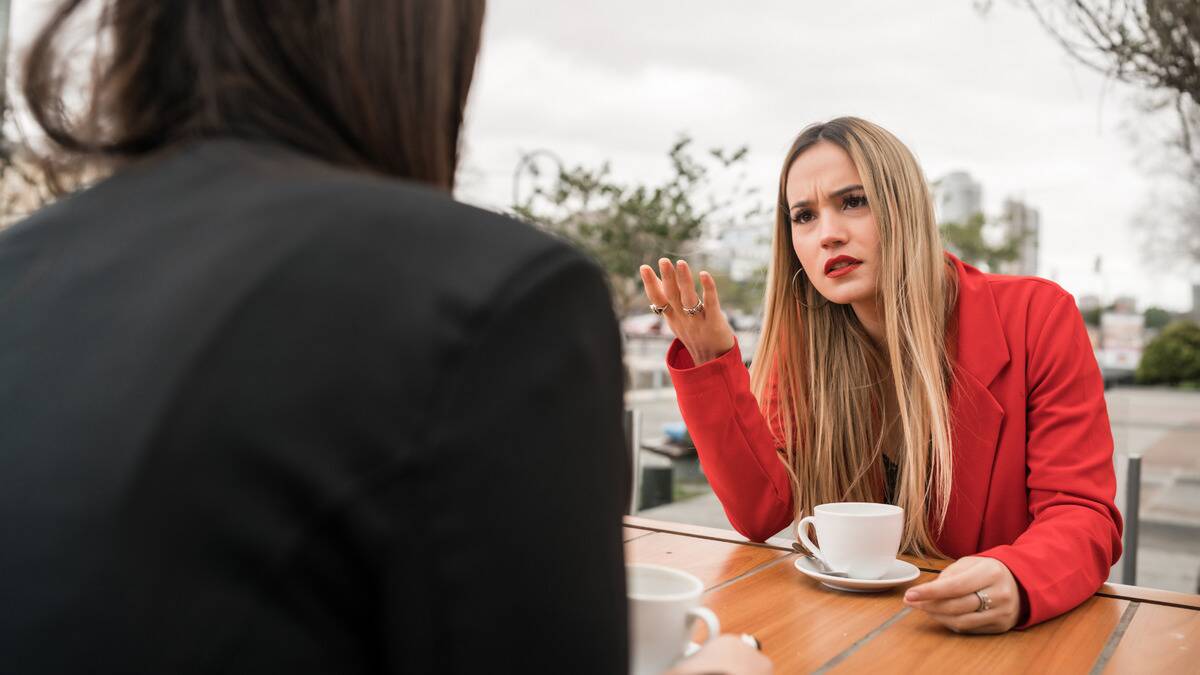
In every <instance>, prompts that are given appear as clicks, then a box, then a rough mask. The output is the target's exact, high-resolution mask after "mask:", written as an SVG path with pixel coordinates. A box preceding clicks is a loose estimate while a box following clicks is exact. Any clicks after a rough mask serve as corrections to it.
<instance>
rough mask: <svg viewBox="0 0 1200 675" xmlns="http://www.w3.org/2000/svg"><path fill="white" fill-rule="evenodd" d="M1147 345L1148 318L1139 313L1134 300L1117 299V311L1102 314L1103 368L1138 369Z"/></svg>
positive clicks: (1098, 354)
mask: <svg viewBox="0 0 1200 675" xmlns="http://www.w3.org/2000/svg"><path fill="white" fill-rule="evenodd" d="M1145 344H1146V317H1145V315H1143V314H1138V313H1137V311H1136V302H1135V301H1134V299H1133V298H1130V297H1121V298H1117V301H1116V303H1115V305H1114V308H1113V309H1112V310H1110V311H1107V312H1104V313H1103V314H1101V315H1100V349H1099V350H1097V351H1096V360H1097V361H1098V362H1099V363H1100V366H1101V367H1103V368H1113V369H1118V368H1119V369H1129V370H1132V369H1134V368H1137V365H1138V362H1139V361H1141V360H1142V349H1143V348H1144V347H1145Z"/></svg>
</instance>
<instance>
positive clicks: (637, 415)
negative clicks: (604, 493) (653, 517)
mask: <svg viewBox="0 0 1200 675" xmlns="http://www.w3.org/2000/svg"><path fill="white" fill-rule="evenodd" d="M625 445H626V447H627V448H628V450H629V464H630V471H631V472H632V473H631V475H630V480H629V488H630V490H629V507H628V509H627V510H626V513H628V514H629V515H631V516H633V515H637V512H638V501H639V499H640V496H641V494H642V411H641V410H633V409H631V408H626V410H625Z"/></svg>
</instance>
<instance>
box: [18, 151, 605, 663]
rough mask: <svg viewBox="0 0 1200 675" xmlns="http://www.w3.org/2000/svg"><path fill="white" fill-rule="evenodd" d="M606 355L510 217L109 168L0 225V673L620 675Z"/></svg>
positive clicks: (263, 166) (212, 174) (218, 175)
mask: <svg viewBox="0 0 1200 675" xmlns="http://www.w3.org/2000/svg"><path fill="white" fill-rule="evenodd" d="M620 363H621V361H620V341H619V336H618V331H617V326H616V322H615V319H614V317H613V314H612V311H611V303H610V296H609V293H608V291H607V289H606V286H605V283H604V280H603V276H602V274H601V273H600V272H599V270H598V269H597V268H596V267H595V266H594V265H593V264H592V263H591V262H589V261H588V260H587V259H585V257H584V256H582V255H581V254H579V253H577V252H576V251H575V250H573V249H572V248H570V247H568V246H566V245H565V244H563V243H562V242H560V241H558V240H556V239H554V238H552V237H550V236H547V235H545V234H543V233H540V232H538V231H536V230H534V229H533V228H530V227H528V226H526V225H523V224H519V223H517V222H514V221H512V220H509V219H506V218H503V217H500V216H498V215H495V214H492V213H488V212H485V211H482V210H479V209H475V208H471V207H468V206H465V205H462V204H459V203H456V202H454V201H452V200H451V199H450V198H449V197H448V196H447V195H445V194H443V193H441V192H438V191H435V190H432V189H429V188H426V187H421V186H417V185H414V184H410V183H405V182H401V181H396V180H388V179H384V178H380V177H375V176H370V175H367V174H364V173H357V172H352V171H347V170H341V169H338V168H334V167H331V166H329V165H326V164H324V163H321V162H318V161H315V160H313V159H309V158H306V157H304V156H302V155H300V154H297V153H295V152H292V151H290V150H286V149H284V148H282V147H280V146H276V145H272V144H268V143H259V142H248V141H239V140H232V139H224V140H210V141H205V142H201V143H196V144H193V145H190V146H187V147H185V148H182V149H178V150H173V151H171V152H169V153H167V154H165V155H163V156H159V157H155V158H152V159H148V160H144V161H142V162H140V163H137V164H134V165H131V166H128V167H126V168H124V169H122V170H121V171H119V172H118V173H117V174H116V175H115V176H113V177H111V178H109V179H107V180H105V181H103V182H101V183H100V184H98V185H96V186H95V187H92V188H90V189H87V190H84V191H82V192H81V193H78V194H76V195H74V196H72V197H70V198H67V199H64V200H62V201H61V202H59V203H57V204H55V205H53V206H50V207H48V208H46V209H44V210H42V211H40V212H39V213H37V214H36V215H34V216H33V217H31V218H29V219H27V220H25V221H24V222H21V223H19V224H17V225H14V226H12V227H10V228H8V229H7V230H5V231H3V232H2V233H0V672H4V673H30V674H36V673H77V672H78V673H84V672H88V673H164V674H165V673H202V672H220V673H260V674H266V673H367V672H413V673H425V672H497V671H510V672H595V673H616V672H620V671H622V670H624V669H625V668H626V664H627V655H626V648H627V647H626V642H627V634H626V631H627V627H626V605H625V593H624V572H623V567H622V551H621V534H620V529H621V521H620V515H621V513H622V512H623V507H624V504H625V500H626V497H627V494H628V493H627V490H628V488H627V484H628V454H627V452H626V451H625V448H624V443H623V437H622V434H621V410H622V401H621V391H622V371H621V365H620Z"/></svg>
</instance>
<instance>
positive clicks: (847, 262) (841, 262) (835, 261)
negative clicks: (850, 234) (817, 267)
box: [825, 255, 862, 279]
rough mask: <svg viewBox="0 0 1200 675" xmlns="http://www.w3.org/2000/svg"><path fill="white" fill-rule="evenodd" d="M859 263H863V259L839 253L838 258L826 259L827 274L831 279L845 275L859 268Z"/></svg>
mask: <svg viewBox="0 0 1200 675" xmlns="http://www.w3.org/2000/svg"><path fill="white" fill-rule="evenodd" d="M859 265H862V261H861V260H859V259H858V258H852V257H850V256H848V255H839V256H838V257H836V258H830V259H829V260H826V261H825V276H827V277H829V278H830V279H836V278H838V277H843V276H846V275H847V274H850V273H851V272H853V271H854V270H856V269H858V267H859ZM835 268H836V269H835Z"/></svg>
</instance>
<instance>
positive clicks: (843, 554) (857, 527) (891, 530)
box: [796, 502, 904, 579]
mask: <svg viewBox="0 0 1200 675" xmlns="http://www.w3.org/2000/svg"><path fill="white" fill-rule="evenodd" d="M809 523H812V525H813V527H815V528H816V530H817V539H818V540H820V542H821V547H820V548H817V546H816V545H815V544H813V543H812V541H810V540H809V538H808V524H809ZM796 530H797V534H798V535H799V537H800V541H801V543H803V544H804V547H805V548H807V549H808V550H809V551H811V552H812V554H813V555H814V556H816V557H817V558H818V559H819V560H821V561H822V562H824V563H825V564H826V565H829V566H830V567H831V568H833V569H834V570H838V571H841V572H846V573H847V574H849V575H850V576H851V577H853V578H855V579H879V578H880V577H882V576H883V575H884V574H886V573H887V571H888V568H890V567H891V566H892V563H893V562H894V561H895V560H896V554H897V553H899V552H900V535H901V533H902V532H903V531H904V509H902V508H900V507H899V506H893V505H892V504H873V503H869V502H836V503H833V504H821V505H820V506H817V507H816V508H815V509H813V515H811V516H807V517H805V518H802V519H801V520H800V523H799V524H798V525H797V526H796Z"/></svg>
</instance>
